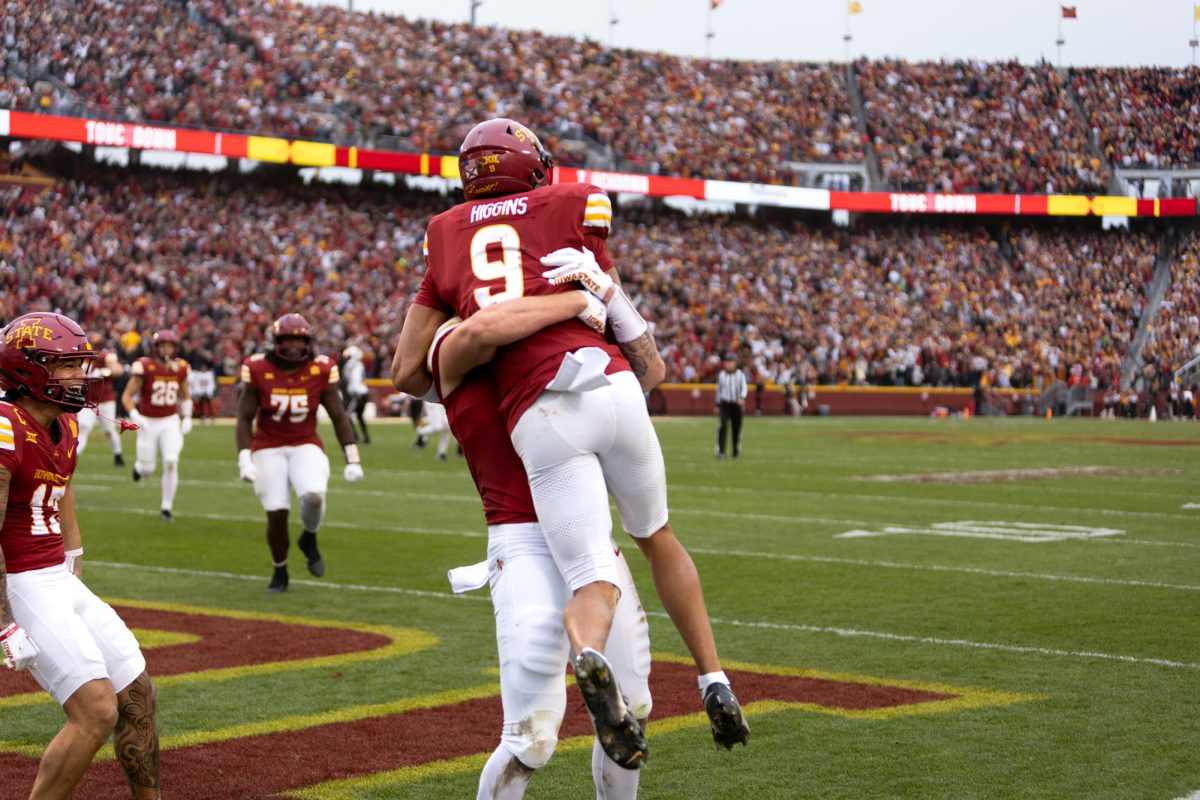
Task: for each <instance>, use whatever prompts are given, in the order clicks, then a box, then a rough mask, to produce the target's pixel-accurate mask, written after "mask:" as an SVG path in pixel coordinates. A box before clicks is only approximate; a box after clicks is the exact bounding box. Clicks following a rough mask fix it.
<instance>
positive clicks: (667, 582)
mask: <svg viewBox="0 0 1200 800" xmlns="http://www.w3.org/2000/svg"><path fill="white" fill-rule="evenodd" d="M552 165H553V161H552V159H551V157H550V154H549V153H548V152H546V150H545V148H543V147H542V144H541V142H540V141H539V140H538V138H537V137H536V136H535V135H534V134H533V132H532V131H530V130H529V129H528V128H526V127H525V126H524V125H521V124H520V123H518V122H515V121H513V120H510V119H493V120H488V121H486V122H482V123H480V124H479V125H476V126H475V127H474V128H472V129H471V131H470V132H469V133H468V134H467V136H466V138H465V139H464V140H463V143H462V147H461V149H460V151H459V172H460V174H461V175H462V179H463V194H464V195H465V197H466V202H464V203H462V204H460V205H458V206H455V207H454V208H452V209H451V210H449V211H446V212H444V213H442V214H439V215H438V216H436V217H434V218H433V220H432V221H431V222H430V223H429V226H428V228H427V229H426V233H425V258H426V270H425V275H424V277H423V279H422V283H421V288H420V291H419V292H418V293H417V295H416V297H415V298H414V299H413V303H412V305H411V306H410V307H409V310H408V313H407V315H406V317H405V320H404V327H403V329H402V331H401V334H400V342H399V344H398V345H397V351H396V356H395V358H394V360H393V364H392V377H393V381H394V382H395V383H396V385H397V388H399V389H400V390H401V391H405V392H408V393H409V394H413V395H422V394H424V393H425V392H426V391H427V390H428V388H429V385H430V378H429V375H428V371H427V370H426V369H425V357H426V354H427V352H428V350H429V346H430V344H431V343H432V341H433V338H434V334H435V332H436V330H437V328H438V326H439V325H441V324H442V323H443V322H445V321H446V320H447V319H448V318H450V317H451V316H458V317H461V318H463V319H469V318H470V317H471V315H472V314H474V313H476V312H477V311H479V310H480V309H481V308H484V307H486V306H489V305H492V304H495V303H502V302H503V301H505V300H512V299H515V298H517V297H522V296H529V295H532V296H541V295H547V294H552V293H555V292H561V291H567V290H570V289H571V288H575V287H577V286H579V285H581V286H582V287H583V288H584V289H587V290H588V291H589V292H592V293H593V294H595V295H596V296H597V298H598V299H600V300H601V301H602V302H603V303H605V305H606V307H607V314H608V325H609V327H610V328H611V329H612V331H613V334H614V338H615V340H616V344H614V343H611V342H609V341H607V340H606V339H605V337H604V336H602V335H601V334H600V333H598V332H597V331H595V330H591V329H589V328H588V327H587V326H586V325H580V324H578V322H576V321H575V320H567V321H565V322H560V323H557V324H555V325H551V326H548V327H546V328H543V329H542V330H540V331H538V332H537V333H534V334H533V335H531V336H529V337H527V338H525V339H522V340H520V341H516V342H514V343H512V344H509V345H507V346H506V347H503V348H500V350H499V351H497V354H496V357H495V359H494V360H493V361H492V362H491V366H490V368H491V371H492V375H493V377H494V379H495V382H496V388H497V390H498V397H499V402H500V411H501V413H502V414H503V416H504V417H505V422H506V425H507V428H508V431H509V435H510V437H511V439H512V444H513V446H514V448H515V449H516V451H517V454H518V455H519V456H520V458H521V461H522V463H523V464H524V466H525V471H526V473H527V474H528V477H529V484H530V490H531V492H532V495H533V500H534V504H535V505H536V508H537V516H538V519H539V521H540V523H541V527H542V530H543V533H544V534H545V537H546V542H547V545H548V546H549V548H550V551H551V552H552V553H553V555H554V560H555V562H556V563H557V564H558V565H559V567H560V569H561V570H562V572H563V576H564V578H565V579H566V581H567V584H568V586H569V587H570V589H571V592H572V596H571V599H570V600H569V601H568V603H567V605H566V608H565V610H564V613H563V620H564V625H565V627H566V631H567V635H568V637H569V639H570V641H571V646H572V648H573V650H574V651H575V653H576V654H577V657H576V664H575V675H576V680H577V682H578V683H579V684H580V688H581V690H582V691H583V694H584V697H585V699H589V703H588V710H589V712H591V715H592V718H593V721H594V722H595V723H596V725H597V732H598V733H601V734H602V739H603V738H605V737H604V735H603V734H604V733H605V731H602V730H601V728H602V727H603V724H602V720H604V719H610V720H616V719H620V718H621V717H622V714H621V713H620V712H621V711H622V710H623V709H622V704H621V703H620V702H619V698H620V690H619V687H618V686H617V685H616V681H615V679H612V671H611V669H610V668H609V666H608V665H607V663H606V661H605V658H604V655H603V649H604V646H605V641H606V640H607V637H608V632H609V628H610V627H611V624H612V619H613V612H614V609H615V608H616V605H617V602H618V600H619V598H620V594H621V592H620V588H619V587H620V575H619V569H618V565H617V559H616V556H615V554H614V553H613V550H612V547H611V538H610V536H611V530H612V518H611V516H610V513H609V506H608V495H609V494H610V493H611V494H612V496H613V497H614V498H615V500H616V504H617V509H618V511H619V513H620V517H621V522H622V524H623V526H624V528H625V530H626V531H627V532H628V533H629V534H630V535H631V536H632V537H633V539H634V541H635V542H637V544H638V547H639V548H640V549H641V550H642V552H643V553H644V554H645V555H646V556H647V557H648V559H649V561H650V566H651V571H652V573H653V575H654V583H655V588H656V589H657V590H658V595H659V597H660V598H661V599H662V601H663V605H664V607H665V608H666V610H667V612H668V613H669V614H670V616H671V619H672V621H673V622H674V623H675V626H676V628H677V629H678V630H679V632H680V635H681V637H682V638H683V640H684V643H685V644H686V645H687V647H688V649H689V650H690V651H691V653H692V656H693V658H694V659H695V661H696V664H697V667H698V672H699V686H700V692H701V696H702V698H703V704H704V706H705V710H706V711H707V712H708V715H709V718H710V720H711V722H712V728H713V736H714V738H715V739H716V741H717V742H718V744H720V745H722V746H725V747H731V746H732V745H733V744H734V743H736V742H739V741H740V742H745V741H746V739H747V738H748V737H749V728H748V727H747V726H746V723H745V719H744V717H743V715H742V711H741V708H740V706H739V705H738V703H737V700H736V698H735V697H734V695H733V693H732V691H731V690H730V687H729V681H728V678H727V677H726V675H725V673H724V672H723V671H722V670H721V664H720V660H719V658H718V656H717V648H716V642H715V639H714V637H713V633H712V627H711V625H710V623H709V619H708V612H707V610H706V607H705V603H704V594H703V590H702V587H701V583H700V576H699V574H698V572H697V570H696V567H695V564H694V563H693V561H692V558H691V556H690V555H689V554H688V552H687V550H686V549H684V547H683V546H682V544H680V542H679V540H678V539H677V538H676V537H675V533H674V531H673V530H672V528H671V525H670V523H669V521H668V513H667V483H666V469H665V465H664V461H663V457H662V450H661V448H660V446H659V442H658V436H657V434H656V433H655V431H654V427H653V425H652V424H651V422H650V418H649V415H648V414H647V411H646V402H645V397H644V396H643V394H642V392H643V389H644V388H645V387H644V386H643V383H649V384H653V383H655V382H657V381H658V380H661V378H662V375H661V373H662V370H663V366H662V360H661V358H659V356H658V351H657V348H656V347H655V344H654V341H653V333H652V332H651V331H650V330H649V329H648V327H647V324H646V322H645V321H644V320H642V318H641V317H640V316H639V315H638V314H637V311H636V309H635V308H634V306H633V305H632V302H631V301H630V299H629V298H628V297H627V296H626V295H625V293H624V291H623V290H622V289H621V286H620V281H619V277H618V276H617V271H616V268H615V266H614V264H613V261H612V258H611V257H610V256H609V254H608V249H607V239H608V234H609V230H610V229H611V227H612V204H611V202H610V201H609V199H608V196H607V195H606V194H605V193H604V191H603V190H601V189H600V188H598V187H596V186H591V185H587V184H551V183H550V178H551V169H552ZM548 268H549V269H548ZM656 373H657V374H656ZM591 698H594V699H595V700H596V701H597V702H591ZM613 698H615V699H616V701H615V702H610V700H611V699H613ZM627 723H629V720H626V724H622V725H620V726H619V728H618V732H617V735H615V736H611V735H610V736H608V737H607V740H608V741H611V742H612V743H613V746H612V747H608V746H606V748H605V749H606V752H608V753H609V756H610V757H612V758H613V759H614V760H616V761H618V763H622V762H624V763H627V764H634V763H640V762H641V761H643V760H644V759H645V756H646V742H645V738H644V736H643V735H642V732H641V730H640V728H639V726H638V725H637V724H636V721H633V722H632V724H627Z"/></svg>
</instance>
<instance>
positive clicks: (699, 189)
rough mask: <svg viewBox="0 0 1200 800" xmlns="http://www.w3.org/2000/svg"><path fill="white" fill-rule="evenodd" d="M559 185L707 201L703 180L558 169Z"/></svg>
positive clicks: (555, 171) (557, 180)
mask: <svg viewBox="0 0 1200 800" xmlns="http://www.w3.org/2000/svg"><path fill="white" fill-rule="evenodd" d="M554 182H555V183H592V184H595V185H596V186H599V187H600V188H601V189H603V190H605V191H606V192H629V193H631V194H646V195H650V196H651V197H694V198H696V199H697V200H703V199H704V197H705V193H704V181H703V180H700V179H699V178H669V177H665V176H661V175H638V174H635V173H631V172H603V171H600V170H594V169H576V168H574V167H555V168H554Z"/></svg>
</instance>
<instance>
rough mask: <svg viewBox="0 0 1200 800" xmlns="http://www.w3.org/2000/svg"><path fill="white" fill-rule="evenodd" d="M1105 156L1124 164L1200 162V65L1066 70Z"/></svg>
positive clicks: (1161, 164)
mask: <svg viewBox="0 0 1200 800" xmlns="http://www.w3.org/2000/svg"><path fill="white" fill-rule="evenodd" d="M1071 85H1072V87H1073V88H1074V90H1075V94H1076V95H1077V96H1078V97H1079V99H1080V102H1081V103H1082V104H1083V108H1084V111H1085V113H1086V114H1087V117H1088V120H1089V123H1090V126H1091V128H1092V130H1094V131H1096V133H1097V135H1098V136H1099V137H1100V139H1101V141H1102V144H1103V148H1104V157H1105V159H1107V160H1108V161H1109V162H1110V163H1113V164H1117V165H1120V166H1125V167H1153V168H1164V169H1165V168H1167V167H1177V166H1184V167H1186V166H1196V165H1198V164H1200V130H1198V129H1197V126H1196V120H1197V119H1200V71H1197V69H1196V68H1195V67H1192V68H1190V69H1187V68H1185V69H1166V68H1156V67H1137V68H1132V67H1122V68H1108V69H1075V70H1071Z"/></svg>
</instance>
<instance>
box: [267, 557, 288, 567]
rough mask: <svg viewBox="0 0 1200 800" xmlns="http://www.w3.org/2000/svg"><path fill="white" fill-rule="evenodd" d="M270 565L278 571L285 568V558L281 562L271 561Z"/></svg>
mask: <svg viewBox="0 0 1200 800" xmlns="http://www.w3.org/2000/svg"><path fill="white" fill-rule="evenodd" d="M271 563H272V564H274V565H275V569H279V568H280V567H286V566H287V559H286V558H285V559H284V560H283V561H272V562H271Z"/></svg>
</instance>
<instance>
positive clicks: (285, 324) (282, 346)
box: [271, 314, 312, 364]
mask: <svg viewBox="0 0 1200 800" xmlns="http://www.w3.org/2000/svg"><path fill="white" fill-rule="evenodd" d="M284 339H286V340H287V341H281V340H284ZM271 352H272V353H274V355H275V358H276V359H277V360H278V361H280V362H282V363H285V364H299V363H301V362H303V361H307V360H308V359H309V357H310V356H311V355H312V327H311V326H309V324H308V320H306V319H305V318H304V317H302V316H300V315H299V314H284V315H283V316H282V317H280V318H279V319H277V320H275V322H273V323H272V324H271Z"/></svg>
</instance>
